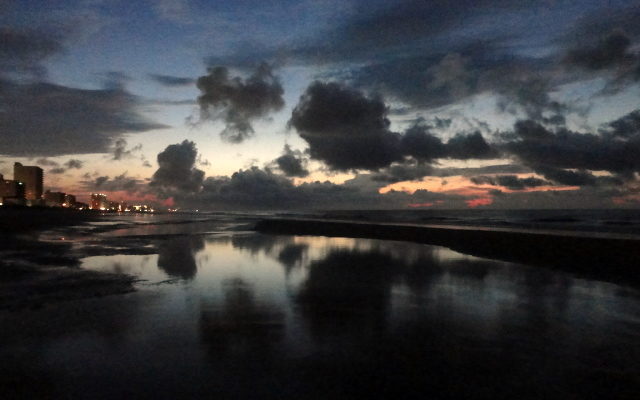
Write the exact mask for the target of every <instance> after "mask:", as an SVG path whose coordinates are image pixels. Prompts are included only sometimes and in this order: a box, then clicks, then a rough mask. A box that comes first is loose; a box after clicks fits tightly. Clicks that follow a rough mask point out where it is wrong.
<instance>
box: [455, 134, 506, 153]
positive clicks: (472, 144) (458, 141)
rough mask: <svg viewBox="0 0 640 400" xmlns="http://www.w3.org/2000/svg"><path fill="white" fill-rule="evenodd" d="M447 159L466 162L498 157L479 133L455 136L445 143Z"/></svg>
mask: <svg viewBox="0 0 640 400" xmlns="http://www.w3.org/2000/svg"><path fill="white" fill-rule="evenodd" d="M446 149H447V152H446V154H447V157H449V158H456V159H461V160H467V159H470V158H478V159H486V158H496V157H498V155H499V154H498V152H497V151H496V150H495V149H494V148H493V147H491V146H489V144H488V143H487V142H486V141H485V140H484V137H483V136H482V134H480V132H474V133H472V134H457V135H455V136H454V137H452V138H451V139H449V141H448V142H447V146H446Z"/></svg>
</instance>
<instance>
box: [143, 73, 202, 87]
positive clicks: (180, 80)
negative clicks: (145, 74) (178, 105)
mask: <svg viewBox="0 0 640 400" xmlns="http://www.w3.org/2000/svg"><path fill="white" fill-rule="evenodd" d="M149 78H151V79H152V80H153V81H154V82H156V83H159V84H161V85H163V86H167V87H182V86H190V85H193V84H194V83H196V80H195V79H193V78H185V77H181V76H173V75H161V74H149Z"/></svg>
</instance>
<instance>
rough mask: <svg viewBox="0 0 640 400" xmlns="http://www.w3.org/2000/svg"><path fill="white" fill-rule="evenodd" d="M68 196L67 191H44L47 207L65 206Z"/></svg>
mask: <svg viewBox="0 0 640 400" xmlns="http://www.w3.org/2000/svg"><path fill="white" fill-rule="evenodd" d="M66 196H67V194H66V193H62V192H51V191H49V190H47V191H46V192H45V193H44V204H45V205H46V206H47V207H64V204H65V198H66Z"/></svg>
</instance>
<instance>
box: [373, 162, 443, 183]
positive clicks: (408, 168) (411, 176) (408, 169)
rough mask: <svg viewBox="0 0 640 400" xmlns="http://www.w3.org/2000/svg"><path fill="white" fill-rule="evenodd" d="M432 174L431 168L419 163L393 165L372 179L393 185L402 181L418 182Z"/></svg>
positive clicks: (374, 175)
mask: <svg viewBox="0 0 640 400" xmlns="http://www.w3.org/2000/svg"><path fill="white" fill-rule="evenodd" d="M432 174H433V167H432V166H431V165H429V164H425V163H421V162H412V163H403V164H393V165H391V166H390V167H388V168H385V169H383V170H381V171H380V172H378V173H375V174H373V176H372V179H373V180H375V181H380V182H387V183H394V182H402V181H418V180H421V179H422V178H424V177H425V176H427V175H432Z"/></svg>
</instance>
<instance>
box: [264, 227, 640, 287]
mask: <svg viewBox="0 0 640 400" xmlns="http://www.w3.org/2000/svg"><path fill="white" fill-rule="evenodd" d="M255 229H256V230H257V231H258V232H264V233H276V234H291V235H320V236H329V237H350V238H367V239H385V240H401V241H409V242H416V243H425V244H434V245H439V246H445V247H448V248H450V249H453V250H455V251H459V252H461V253H465V254H470V255H474V256H479V257H487V258H491V259H497V260H504V261H513V262H520V263H523V264H532V265H538V266H543V267H548V268H557V269H561V270H564V271H568V272H572V273H576V274H579V275H580V276H584V277H587V278H592V279H599V280H605V281H610V282H616V283H619V284H624V285H632V286H636V287H637V286H639V285H640V275H639V274H638V266H640V240H634V239H623V238H610V237H589V236H581V235H570V234H567V233H563V234H560V233H558V234H551V233H542V232H541V233H535V232H518V231H506V230H496V229H483V228H470V227H460V228H453V227H427V226H419V225H410V224H385V223H360V222H353V221H349V222H345V221H319V220H308V219H265V220H262V221H260V222H258V223H257V224H256V228H255Z"/></svg>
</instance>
